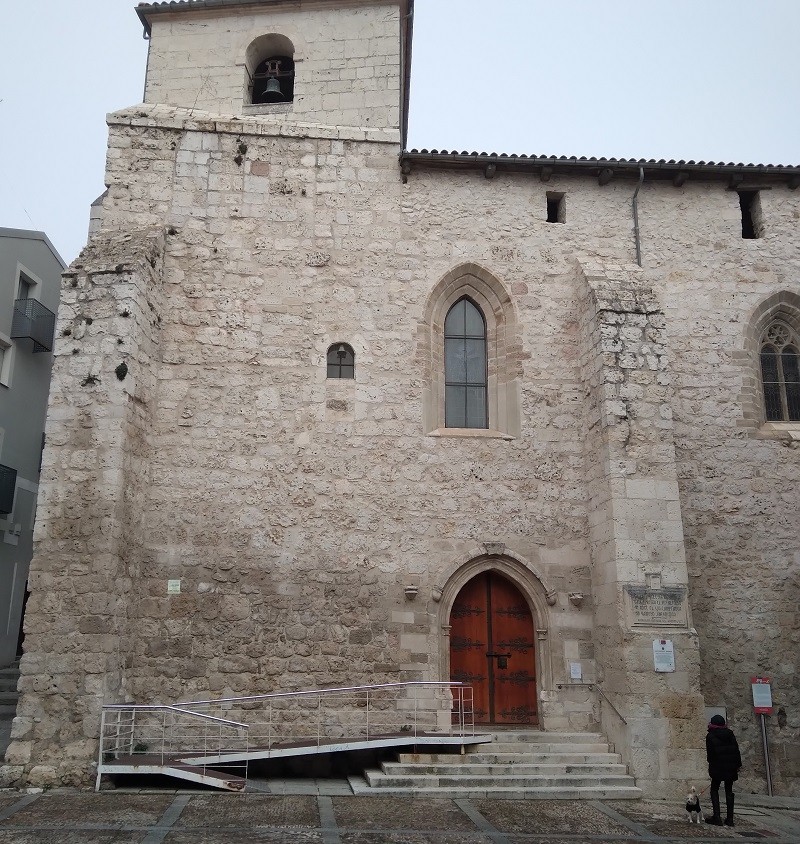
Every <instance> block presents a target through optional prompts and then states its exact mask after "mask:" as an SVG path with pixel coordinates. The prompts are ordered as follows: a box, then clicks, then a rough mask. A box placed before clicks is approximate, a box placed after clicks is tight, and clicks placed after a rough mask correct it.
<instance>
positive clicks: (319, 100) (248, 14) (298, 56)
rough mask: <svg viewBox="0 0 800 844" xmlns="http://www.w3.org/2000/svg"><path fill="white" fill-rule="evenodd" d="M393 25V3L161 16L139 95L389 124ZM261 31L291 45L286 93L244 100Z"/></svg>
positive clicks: (267, 115)
mask: <svg viewBox="0 0 800 844" xmlns="http://www.w3.org/2000/svg"><path fill="white" fill-rule="evenodd" d="M342 6H344V8H342ZM399 32H400V9H399V8H398V4H397V2H396V1H395V2H382V0H372V2H369V3H363V2H362V3H350V4H347V3H345V4H336V6H335V7H334V6H333V4H328V6H327V7H325V6H324V5H323V6H320V4H312V5H310V6H309V5H301V4H297V3H291V4H286V5H285V6H283V7H280V6H277V7H276V6H275V5H272V4H270V7H269V8H266V9H257V8H255V7H251V8H249V9H244V10H242V9H240V10H237V13H236V14H233V13H232V12H231V10H230V9H229V8H227V7H226V8H222V9H214V10H208V11H206V12H203V13H200V12H194V13H193V14H192V15H186V14H185V10H183V11H182V12H181V13H178V14H176V15H174V16H171V15H164V14H159V15H157V16H156V17H155V19H154V23H153V28H152V37H151V41H150V51H149V56H148V62H147V81H146V86H145V96H144V99H145V102H146V103H150V104H156V103H159V104H163V105H173V106H181V107H183V108H193V109H199V110H201V111H208V112H212V113H214V114H220V115H222V114H224V115H243V114H246V113H247V112H248V111H251V112H252V111H256V112H258V113H259V114H260V115H261V117H262V119H265V120H270V119H275V120H278V121H280V120H282V119H286V117H287V116H289V117H290V119H292V120H295V121H305V122H309V123H320V124H325V125H328V126H360V127H373V128H393V129H395V130H397V129H398V128H399V126H400V105H399V103H400V37H399ZM269 35H279V36H282V37H283V38H286V39H289V41H290V42H291V43H292V45H293V46H294V61H295V83H294V101H293V102H292V103H291V104H288V105H287V104H284V103H280V104H275V105H260V106H249V107H248V105H247V102H248V79H249V76H248V71H250V72H251V73H252V71H254V70H255V67H250V66H249V64H250V62H249V61H248V47H250V45H251V44H253V42H254V41H256V39H258V38H261V37H263V36H269ZM267 57H268V56H263V57H261V58H267Z"/></svg>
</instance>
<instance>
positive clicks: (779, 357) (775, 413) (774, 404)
mask: <svg viewBox="0 0 800 844" xmlns="http://www.w3.org/2000/svg"><path fill="white" fill-rule="evenodd" d="M760 357H761V383H762V387H763V390H764V411H765V414H766V419H767V421H768V422H797V421H800V341H798V338H797V337H796V336H795V334H794V332H793V331H792V329H791V328H790V327H789V326H788V325H787V324H786V323H784V322H782V321H780V320H775V321H774V322H772V323H770V325H768V326H767V329H766V330H765V331H764V334H763V335H762V338H761V349H760Z"/></svg>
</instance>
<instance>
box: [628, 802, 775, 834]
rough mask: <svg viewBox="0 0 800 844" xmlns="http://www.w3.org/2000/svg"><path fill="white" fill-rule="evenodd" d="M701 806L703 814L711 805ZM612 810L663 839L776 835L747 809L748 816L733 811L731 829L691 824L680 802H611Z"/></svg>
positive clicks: (707, 811)
mask: <svg viewBox="0 0 800 844" xmlns="http://www.w3.org/2000/svg"><path fill="white" fill-rule="evenodd" d="M703 808H704V809H705V813H706V814H710V812H711V808H710V806H709V807H708V808H706V807H703ZM614 809H615V810H616V811H618V812H619V813H620V814H621V815H624V816H625V817H626V818H629V819H630V820H631V821H634V822H635V823H638V824H641V826H643V827H644V828H645V829H646V830H647V831H648V832H650V833H651V834H653V835H657V836H659V837H664V838H670V837H679V838H680V839H681V840H684V841H694V840H697V839H702V840H706V841H708V840H712V841H714V840H717V839H723V840H724V839H728V840H736V839H740V838H746V837H748V836H749V834H750V833H753V832H756V833H759V835H760V834H762V833H763V832H765V831H766V832H767V833H768V834H769V835H770V836H771V837H776V836H775V835H774V833H771V831H769V830H765V828H764V824H763V823H762V822H761V819H760V818H759V819H758V820H755V821H754V818H753V816H752V814H751V813H750V812H748V813H747V816H745V815H744V814H741V813H736V817H735V821H736V826H735V827H733V828H731V827H727V826H711V825H710V824H707V823H701V824H690V823H689V822H688V821H687V820H686V812H685V810H684V809H683V806H682V805H680V802H678V803H677V804H676V805H674V806H673V805H672V804H670V803H665V802H647V801H636V802H632V801H631V802H628V801H621V802H619V803H615V804H614Z"/></svg>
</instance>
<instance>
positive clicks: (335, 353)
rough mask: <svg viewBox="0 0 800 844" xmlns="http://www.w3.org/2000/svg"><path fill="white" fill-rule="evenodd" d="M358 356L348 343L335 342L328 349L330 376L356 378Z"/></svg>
mask: <svg viewBox="0 0 800 844" xmlns="http://www.w3.org/2000/svg"><path fill="white" fill-rule="evenodd" d="M355 377H356V356H355V353H354V352H353V349H352V347H351V346H348V345H347V343H334V344H333V345H332V346H331V347H330V348H329V349H328V378H355Z"/></svg>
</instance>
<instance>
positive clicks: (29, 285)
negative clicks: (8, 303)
mask: <svg viewBox="0 0 800 844" xmlns="http://www.w3.org/2000/svg"><path fill="white" fill-rule="evenodd" d="M31 290H33V282H32V281H30V280H29V279H27V278H26V277H25V276H24V275H22V273H20V276H19V284H18V285H17V299H30V298H31Z"/></svg>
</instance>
